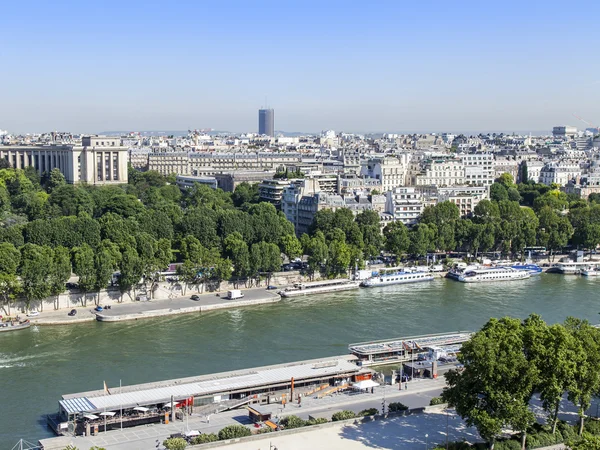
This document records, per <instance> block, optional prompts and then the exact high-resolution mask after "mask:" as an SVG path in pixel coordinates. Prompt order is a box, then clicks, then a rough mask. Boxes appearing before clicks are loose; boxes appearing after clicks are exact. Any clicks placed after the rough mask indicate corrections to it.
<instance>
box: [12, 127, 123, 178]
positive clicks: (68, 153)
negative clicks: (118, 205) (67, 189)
mask: <svg viewBox="0 0 600 450" xmlns="http://www.w3.org/2000/svg"><path fill="white" fill-rule="evenodd" d="M127 157H128V155H127V147H124V146H122V145H121V138H120V137H106V136H84V137H82V138H81V145H70V144H68V145H60V144H59V145H7V146H0V158H4V159H6V160H7V161H8V162H9V163H10V165H11V166H12V167H13V168H15V169H24V168H25V167H35V169H36V170H37V171H38V172H39V173H40V175H41V174H42V173H44V172H50V171H51V170H52V169H55V168H57V169H59V170H60V171H61V173H62V174H63V175H64V176H65V179H66V181H67V183H71V184H76V183H88V184H121V183H127Z"/></svg>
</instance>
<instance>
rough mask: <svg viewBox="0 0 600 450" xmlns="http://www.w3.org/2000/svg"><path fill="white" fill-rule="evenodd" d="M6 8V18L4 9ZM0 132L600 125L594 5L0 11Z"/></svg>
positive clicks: (62, 4) (113, 5)
mask: <svg viewBox="0 0 600 450" xmlns="http://www.w3.org/2000/svg"><path fill="white" fill-rule="evenodd" d="M6 3H8V4H6ZM1 14H2V22H1V24H0V58H1V60H2V62H3V67H2V70H1V71H0V82H1V84H0V86H2V90H1V91H0V92H2V104H1V106H0V129H8V130H10V131H13V132H41V131H48V130H65V131H66V130H70V131H73V132H98V131H102V130H184V129H187V128H190V127H191V128H207V127H211V128H214V129H219V130H231V131H255V130H256V127H257V109H258V108H259V107H260V106H262V105H263V104H264V102H265V97H267V98H268V103H269V105H270V106H271V107H273V108H274V109H275V128H276V129H278V130H286V131H319V130H323V129H334V130H336V131H342V130H343V131H360V132H367V131H401V132H402V131H407V132H411V131H463V130H468V131H473V130H482V131H483V130H505V131H509V130H516V131H529V130H531V131H538V130H550V129H551V127H552V126H553V125H558V124H573V125H577V126H585V125H584V124H582V123H578V122H577V120H576V119H575V118H574V117H572V114H573V113H577V114H578V115H580V116H582V117H583V118H585V119H587V120H589V121H590V122H594V123H600V62H599V61H600V55H599V50H598V49H599V48H600V31H599V30H600V27H598V20H599V18H600V2H597V1H596V2H591V1H590V2H565V1H562V2H552V1H545V2H541V1H540V2H538V1H521V2H513V1H502V2H495V3H493V4H492V3H491V2H482V1H478V2H448V1H440V2H437V1H430V2H400V1H397V0H396V1H390V2H387V1H373V2H364V1H361V2H359V1H345V2H341V1H340V2H338V1H321V2H313V1H302V2H284V1H280V2H275V1H273V2H262V1H253V2H237V1H189V2H188V1H179V2H178V1H173V2H166V1H160V2H158V1H144V2H141V1H140V2H138V1H119V2H117V1H97V2H87V1H77V2H66V1H53V2H50V1H44V2H41V1H26V0H21V1H11V2H5V4H3V7H2V12H1Z"/></svg>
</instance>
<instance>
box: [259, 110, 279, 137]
mask: <svg viewBox="0 0 600 450" xmlns="http://www.w3.org/2000/svg"><path fill="white" fill-rule="evenodd" d="M258 134H264V135H266V136H275V110H273V109H259V110H258Z"/></svg>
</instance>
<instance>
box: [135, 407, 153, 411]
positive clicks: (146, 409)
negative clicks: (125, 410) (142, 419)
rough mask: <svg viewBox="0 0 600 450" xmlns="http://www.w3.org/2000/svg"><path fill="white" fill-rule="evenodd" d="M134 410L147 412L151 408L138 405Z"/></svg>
mask: <svg viewBox="0 0 600 450" xmlns="http://www.w3.org/2000/svg"><path fill="white" fill-rule="evenodd" d="M133 410H134V411H142V412H146V411H150V408H146V407H145V406H136V407H135V408H133Z"/></svg>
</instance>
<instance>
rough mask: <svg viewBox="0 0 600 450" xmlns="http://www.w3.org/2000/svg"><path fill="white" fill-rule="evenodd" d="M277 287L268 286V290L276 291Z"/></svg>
mask: <svg viewBox="0 0 600 450" xmlns="http://www.w3.org/2000/svg"><path fill="white" fill-rule="evenodd" d="M275 289H277V286H271V285H270V286H267V291H274V290H275Z"/></svg>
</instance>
